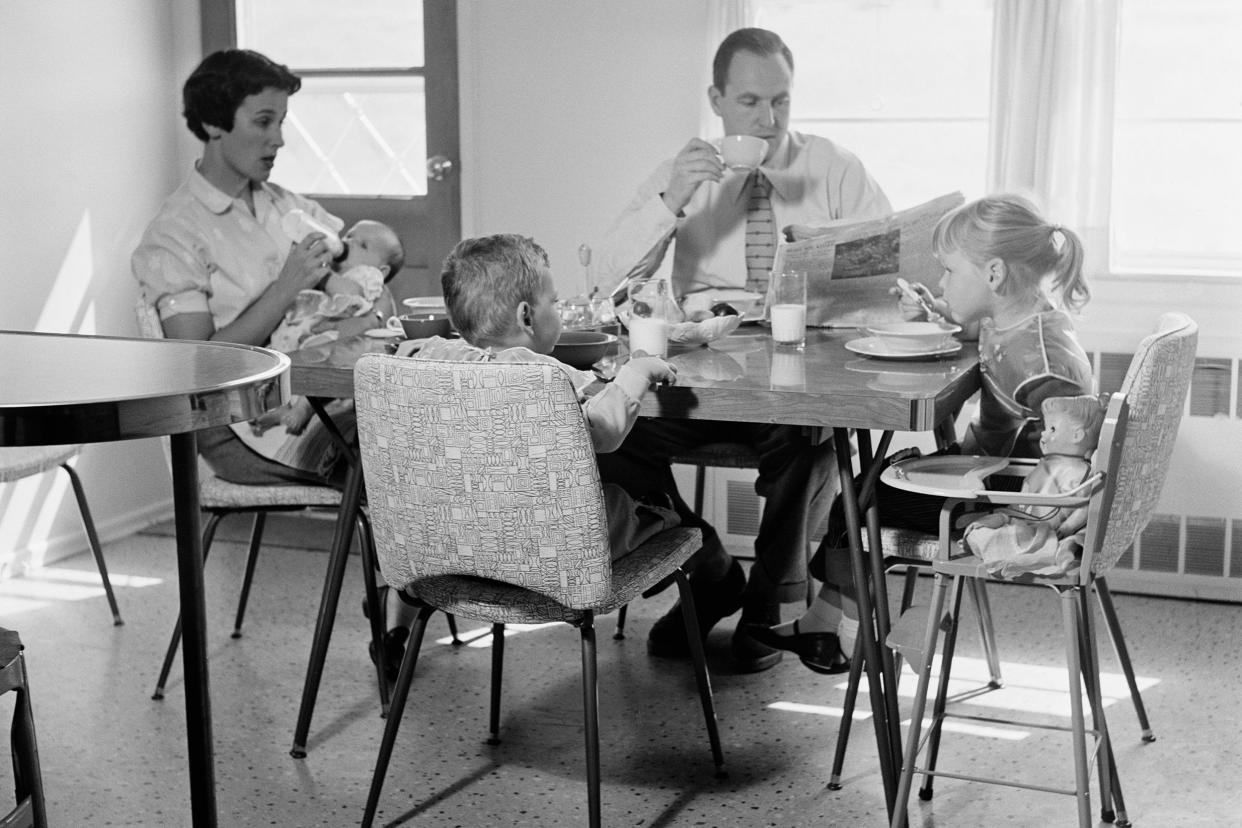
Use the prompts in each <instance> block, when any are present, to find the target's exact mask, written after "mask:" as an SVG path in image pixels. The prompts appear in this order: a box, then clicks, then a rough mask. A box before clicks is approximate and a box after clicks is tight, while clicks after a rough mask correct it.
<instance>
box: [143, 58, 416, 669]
mask: <svg viewBox="0 0 1242 828" xmlns="http://www.w3.org/2000/svg"><path fill="white" fill-rule="evenodd" d="M301 85H302V81H301V79H300V78H298V76H297V75H294V74H293V73H292V72H290V71H289V69H288V68H287V67H285V66H282V65H281V64H278V63H275V62H274V61H272V60H270V59H268V58H267V57H264V56H263V55H261V54H259V53H257V52H253V51H249V50H239V49H231V50H225V51H220V52H215V53H213V54H211V55H208V56H207V57H206V58H204V59H203V61H202V63H200V64H199V65H198V67H197V68H196V69H195V70H194V71H193V73H191V75H190V77H189V79H187V80H186V83H185V87H184V89H183V91H182V101H183V104H184V112H183V114H184V115H185V119H186V124H187V125H188V126H189V129H190V131H191V132H193V133H194V135H195V136H196V137H197V138H198V139H199V140H200V141H202V142H203V154H202V158H201V159H200V160H199V161H198V163H197V164H196V165H195V167H194V170H193V171H192V172H191V173H190V176H189V178H188V179H187V180H186V182H185V183H184V184H182V185H181V187H179V188H178V189H177V191H176V192H174V193H173V194H172V195H171V196H169V197H168V199H167V200H166V201H165V202H164V204H163V206H162V207H161V208H160V211H159V213H158V214H157V215H156V217H155V219H154V220H152V222H151V224H150V225H149V226H148V227H147V230H146V232H145V233H144V234H143V237H142V241H141V242H140V243H139V245H138V248H137V249H136V250H135V251H134V255H133V260H132V266H133V271H134V275H135V277H137V279H138V282H139V283H140V285H141V289H142V295H143V299H144V300H145V301H146V303H147V304H148V305H150V306H151V307H153V308H155V310H156V311H157V313H158V314H159V318H160V321H161V324H162V325H163V328H164V334H165V335H166V336H168V337H170V338H174V339H199V340H213V339H214V340H220V341H223V342H237V343H242V344H247V345H265V344H267V342H268V338H269V337H270V336H271V333H272V331H273V330H275V329H276V326H277V325H278V324H279V323H280V322H281V320H282V319H283V317H284V314H285V311H286V310H287V309H288V308H289V307H290V306H291V305H292V304H293V302H294V300H295V299H296V298H297V295H298V292H299V291H301V290H304V289H309V288H314V287H316V286H317V285H318V284H319V283H320V282H321V281H322V280H323V279H324V278H325V277H326V276H327V275H328V273H329V271H330V264H331V253H330V251H329V248H328V245H327V243H326V241H325V236H324V235H323V234H322V233H311V234H308V235H307V236H306V237H305V238H303V239H302V240H301V241H299V242H297V243H291V242H290V239H289V236H288V235H287V234H286V233H285V231H284V230H283V229H282V228H281V218H282V217H283V216H284V215H285V214H286V213H288V212H289V211H290V210H293V209H301V210H304V211H305V212H306V213H308V214H309V215H310V216H312V217H313V218H315V219H317V220H318V221H319V223H320V224H322V225H324V226H326V227H327V228H329V229H330V230H331V231H332V232H334V233H339V232H340V229H341V227H342V226H343V222H342V221H341V220H340V219H339V218H337V217H336V216H334V215H332V214H330V213H328V212H327V211H325V210H324V209H323V208H322V207H320V206H319V205H318V204H316V203H315V202H313V201H311V200H310V199H307V198H304V197H302V196H300V195H298V194H296V193H291V192H289V191H288V190H285V189H284V188H282V187H279V186H277V185H275V184H272V183H270V182H269V181H268V178H269V176H271V174H272V167H273V165H274V164H275V162H276V154H277V153H278V152H279V151H280V148H281V147H282V146H284V138H283V137H282V134H281V126H282V124H283V123H284V120H285V114H286V112H287V110H288V104H289V96H290V95H292V94H294V93H295V92H297V91H298V89H299V88H300V87H301ZM352 321H353V320H346V322H343V323H341V324H340V325H339V326H338V327H339V328H340V329H341V336H343V337H344V336H348V335H350V334H352V333H357V332H361V331H362V330H364V329H365V328H366V327H370V326H371V325H372V324H373V322H374V319H373V318H371V317H366V318H360V319H359V320H358V321H357V323H356V324H357V326H358V329H357V330H356V331H355V330H353V329H346V328H347V325H348V322H352ZM333 414H334V419H335V418H337V417H338V415H339V421H338V425H340V426H341V427H342V430H343V431H344V432H345V433H347V434H348V433H350V432H351V431H352V425H353V422H352V421H353V410H352V404H351V403H345V404H343V405H340V406H339V407H338V411H335V412H333ZM241 428H242V429H249V428H250V426H249V425H247V424H241ZM322 436H323V430H322V429H310V428H308V429H307V430H306V432H304V435H303V439H305V441H306V446H305V450H304V451H300V452H298V455H299V458H298V460H297V461H295V465H285V464H283V463H277V462H275V461H274V460H271V459H269V458H267V457H264V456H262V455H261V454H259V453H258V452H257V451H255V450H253V449H252V448H250V447H249V446H247V445H246V444H245V443H244V442H243V441H242V440H241V439H240V438H239V437H238V436H237V434H236V433H235V432H234V431H233V430H232V429H230V428H228V427H225V428H218V429H212V430H208V431H202V432H199V437H198V447H199V453H200V454H201V455H202V456H203V458H204V459H205V460H206V461H207V463H208V464H209V465H210V466H211V468H212V471H213V472H214V473H215V474H216V475H217V476H218V477H220V478H221V479H223V480H228V481H231V482H233V483H241V484H250V485H271V484H278V483H291V482H292V483H309V484H318V485H331V486H335V487H337V488H340V487H341V486H342V485H343V483H344V478H345V474H346V472H347V470H348V464H347V462H346V459H345V458H344V457H343V456H341V454H340V453H339V452H338V451H337V450H336V449H335V446H334V445H333V444H332V443H331V441H330V440H326V439H319V438H322ZM392 603H393V604H394V605H396V604H398V603H399V602H396V601H394V602H392ZM396 611H397V610H396V607H395V606H394V607H393V612H394V613H395V612H396ZM389 627H390V633H389V636H388V642H386V643H389V642H391V645H390V646H388V647H386V653H385V660H386V662H391V663H393V664H394V665H395V664H399V663H400V657H401V650H402V642H403V640H404V635H402V634H403V633H404V632H405V630H404V625H401V624H399V623H398V622H397V619H396V618H392V619H390V623H389ZM393 627H399V628H400V629H398V630H393V629H392V628H393ZM394 633H395V635H394ZM373 656H374V654H373ZM394 658H395V661H394ZM392 672H394V673H395V666H394V667H393V669H392Z"/></svg>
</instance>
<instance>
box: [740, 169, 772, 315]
mask: <svg viewBox="0 0 1242 828" xmlns="http://www.w3.org/2000/svg"><path fill="white" fill-rule="evenodd" d="M749 186H750V197H749V200H748V201H747V205H746V289H747V290H751V291H754V292H755V293H763V294H766V293H767V292H768V274H769V273H770V272H771V270H772V260H773V259H774V258H775V256H776V220H775V219H774V218H773V217H772V200H771V198H770V197H769V195H770V193H771V192H772V184H771V182H770V181H768V179H767V177H766V176H765V175H764V174H763V173H761V172H759V171H758V170H755V171H754V172H753V173H751V175H750V183H749Z"/></svg>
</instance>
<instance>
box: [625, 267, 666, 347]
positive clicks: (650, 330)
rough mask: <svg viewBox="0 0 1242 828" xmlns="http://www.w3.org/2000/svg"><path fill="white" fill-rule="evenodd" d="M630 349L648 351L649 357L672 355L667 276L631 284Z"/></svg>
mask: <svg viewBox="0 0 1242 828" xmlns="http://www.w3.org/2000/svg"><path fill="white" fill-rule="evenodd" d="M629 296H630V320H629V323H628V324H627V325H626V328H627V329H628V330H629V335H630V351H631V352H632V351H645V352H646V353H647V354H648V355H649V356H659V357H663V356H668V326H669V322H670V321H671V316H670V310H671V309H670V307H669V306H670V304H671V303H672V301H673V300H672V296H671V294H670V293H669V285H668V282H666V281H664V280H663V279H642V280H640V281H637V282H635V283H634V284H632V285H630V288H629Z"/></svg>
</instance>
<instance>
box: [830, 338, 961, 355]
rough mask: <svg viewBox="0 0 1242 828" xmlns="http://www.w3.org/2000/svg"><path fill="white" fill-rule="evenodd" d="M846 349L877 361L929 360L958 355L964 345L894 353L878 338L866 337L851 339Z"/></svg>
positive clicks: (956, 343) (953, 344)
mask: <svg viewBox="0 0 1242 828" xmlns="http://www.w3.org/2000/svg"><path fill="white" fill-rule="evenodd" d="M845 348H846V350H847V351H853V352H854V353H856V354H862V355H863V356H868V357H875V358H876V359H927V358H928V357H938V356H948V355H949V354H956V353H957V352H958V351H960V350H962V343H960V342H954V343H952V344H951V345H948V346H946V347H944V348H936V349H933V350H931V351H913V352H911V351H894V350H893V349H892V348H890V347H888V346H887V345H885V344H884V342H883V340H881V339H880V338H879V337H878V336H864V337H862V338H861V339H851V340H850V341H849V342H847V343H845Z"/></svg>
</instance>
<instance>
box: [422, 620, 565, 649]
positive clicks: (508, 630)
mask: <svg viewBox="0 0 1242 828" xmlns="http://www.w3.org/2000/svg"><path fill="white" fill-rule="evenodd" d="M564 623H565V622H564V621H549V622H548V623H546V624H505V638H511V637H513V636H515V635H519V634H520V633H528V632H536V631H538V630H543V629H547V628H548V627H557V626H560V625H562V624H564ZM457 637H458V638H459V639H460V640H461V643H462V644H465V645H466V646H467V647H474V648H476V649H486V648H488V647H491V646H492V628H491V625H488V626H486V627H475V628H474V629H472V630H459V631H458V633H457ZM435 643H437V644H442V645H451V644H452V643H453V637H452V636H450V635H446V636H443V637H441V638H437V639H435Z"/></svg>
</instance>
